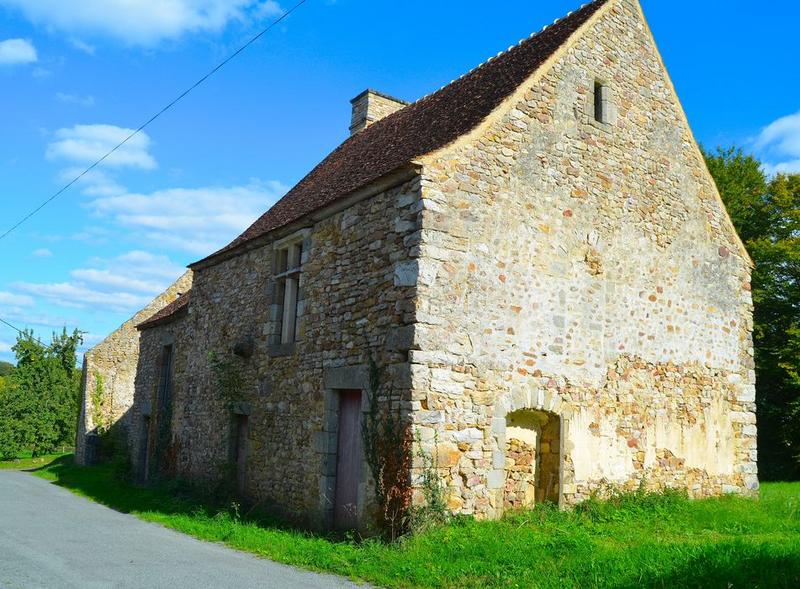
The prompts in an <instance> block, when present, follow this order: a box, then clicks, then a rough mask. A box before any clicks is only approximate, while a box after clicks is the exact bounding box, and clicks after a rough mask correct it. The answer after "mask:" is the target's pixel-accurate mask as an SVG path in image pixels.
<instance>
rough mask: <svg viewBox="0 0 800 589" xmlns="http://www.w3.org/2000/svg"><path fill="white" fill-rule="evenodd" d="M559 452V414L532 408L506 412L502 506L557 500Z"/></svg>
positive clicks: (526, 505) (508, 507)
mask: <svg viewBox="0 0 800 589" xmlns="http://www.w3.org/2000/svg"><path fill="white" fill-rule="evenodd" d="M560 451H561V420H560V419H559V417H558V415H556V414H554V413H550V412H547V411H540V410H535V409H520V410H518V411H513V412H512V413H509V414H508V415H506V442H505V475H506V476H505V481H506V482H505V487H504V489H503V508H504V509H520V508H530V507H533V506H534V505H535V504H537V503H544V502H550V503H558V500H559V494H560V493H559V488H560V470H561V468H560V466H561V456H560V454H561V452H560Z"/></svg>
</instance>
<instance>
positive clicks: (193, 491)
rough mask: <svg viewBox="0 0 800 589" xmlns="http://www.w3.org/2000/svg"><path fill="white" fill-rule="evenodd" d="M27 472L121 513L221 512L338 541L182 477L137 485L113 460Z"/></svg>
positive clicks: (68, 459) (55, 464)
mask: <svg viewBox="0 0 800 589" xmlns="http://www.w3.org/2000/svg"><path fill="white" fill-rule="evenodd" d="M29 472H31V473H33V474H36V475H39V476H42V477H43V478H46V479H48V480H50V481H52V482H53V483H54V484H56V485H58V486H60V487H64V488H66V489H69V490H70V491H72V492H74V493H77V494H79V495H82V496H84V497H87V498H89V499H91V500H92V501H95V502H97V503H100V504H102V505H105V506H106V507H109V508H111V509H114V510H115V511H119V512H121V513H131V514H137V513H139V514H141V513H148V512H150V513H155V514H161V515H166V516H175V515H187V516H193V517H196V516H205V517H214V516H219V515H224V516H230V517H231V519H234V520H236V521H239V522H242V523H245V522H246V523H253V524H256V525H258V526H259V527H262V528H268V529H272V530H281V531H287V532H297V533H303V534H305V535H309V536H315V537H320V538H323V537H324V538H326V539H329V540H337V539H341V538H336V537H334V536H331V535H329V534H321V533H315V532H312V531H310V530H308V529H305V528H301V527H299V526H298V525H296V524H294V523H292V522H289V521H287V520H285V519H282V518H280V517H278V516H276V515H275V514H273V513H270V512H269V511H268V508H267V507H266V506H255V507H253V508H252V509H251V507H250V506H248V505H246V504H244V505H242V504H240V500H239V499H234V498H233V497H231V496H227V495H226V496H223V495H220V494H216V493H214V492H212V493H209V492H208V491H207V489H206V490H204V489H203V488H202V487H199V486H197V485H190V484H188V483H186V482H183V481H177V480H167V481H163V482H160V483H155V484H152V485H148V486H140V485H137V484H134V483H133V482H132V481H131V480H130V477H129V476H127V473H126V472H125V471H124V469H122V468H120V467H119V466H116V465H114V464H100V465H97V466H78V465H77V464H75V461H74V457H73V456H72V455H66V456H62V457H60V458H57V459H56V460H54V461H52V462H51V463H49V464H47V465H45V466H42V467H39V468H32V469H29Z"/></svg>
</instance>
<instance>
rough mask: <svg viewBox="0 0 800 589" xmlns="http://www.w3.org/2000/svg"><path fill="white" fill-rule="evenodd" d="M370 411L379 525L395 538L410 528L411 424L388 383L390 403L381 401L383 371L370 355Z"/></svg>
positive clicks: (368, 441) (365, 432)
mask: <svg viewBox="0 0 800 589" xmlns="http://www.w3.org/2000/svg"><path fill="white" fill-rule="evenodd" d="M369 368H370V372H369V379H370V382H369V391H368V392H367V393H368V396H369V411H367V412H366V413H365V415H364V419H363V423H362V428H361V432H362V438H363V445H364V456H365V459H366V461H367V464H368V465H369V469H370V473H371V474H372V478H373V480H374V481H375V499H376V502H377V505H378V508H379V510H380V511H379V514H378V515H379V522H378V523H379V525H380V527H381V528H382V529H383V531H384V532H385V533H386V535H387V536H388V537H389V539H391V540H395V539H396V538H398V537H399V536H400V535H402V534H404V533H406V532H407V531H408V524H409V519H408V514H409V509H410V507H411V498H412V487H411V461H412V447H413V443H412V442H413V439H412V436H411V424H410V423H409V422H408V420H407V419H404V418H403V415H402V413H401V404H400V400H399V399H398V400H396V401H393V400H392V395H391V392H392V391H391V387H388V390H387V394H386V403H385V404H383V405H381V404H380V403H379V397H378V393H379V391H380V390H381V386H382V380H383V373H382V371H381V370H380V369H379V368H378V366H377V364H376V363H375V361H374V359H373V358H371V357H370V359H369Z"/></svg>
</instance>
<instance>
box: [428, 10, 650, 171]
mask: <svg viewBox="0 0 800 589" xmlns="http://www.w3.org/2000/svg"><path fill="white" fill-rule="evenodd" d="M603 1H604V4H603V5H602V6H601V7H600V8H599V9H598V10H597V11H595V13H594V14H592V15H591V16H590V17H589V18H588V19H587V20H586V22H584V23H583V24H582V25H581V26H580V27H578V28H577V29H576V30H575V31H573V32H572V34H571V35H570V36H569V37H568V38H567V40H566V41H564V43H562V44H561V46H560V47H559V48H558V49H557V50H556V51H554V52H553V53H552V54H551V55H550V56H549V57H548V58H547V59H546V60H545V61H544V63H542V64H541V65H540V66H539V67H538V68H536V70H534V71H533V72H532V73H531V75H530V76H528V78H527V79H526V80H525V81H524V82H522V83H521V84H520V85H519V86H518V87H517V89H516V90H515V91H514V92H512V93H511V94H509V95H508V96H507V97H506V98H505V100H503V101H502V102H501V103H500V104H498V105H497V106H496V107H495V108H494V109H493V110H492V111H491V112H490V113H489V114H488V115H487V116H486V117H485V118H484V119H483V121H481V122H480V124H478V125H476V126H475V127H474V128H473V129H472V130H470V131H469V132H468V133H464V134H463V135H460V136H459V137H457V138H456V139H455V140H454V141H452V142H451V143H449V144H447V145H443V146H442V147H440V148H439V149H437V150H435V151H432V152H430V153H426V154H425V155H422V156H420V158H419V159H420V162H422V163H423V164H425V163H426V162H428V161H430V160H432V159H436V158H438V157H441V155H443V154H445V153H450V152H451V151H452V150H454V149H458V147H459V146H461V145H466V144H469V143H471V142H473V141H475V139H477V138H479V137H481V136H482V135H483V134H484V133H485V132H486V130H487V129H488V128H489V127H491V126H492V125H493V124H495V123H496V122H497V121H498V120H499V119H501V118H502V117H504V116H505V115H506V113H507V112H508V111H509V110H510V109H511V108H512V107H513V106H514V105H516V104H518V103H519V102H521V101H522V99H523V97H524V96H525V94H526V93H527V92H528V90H530V89H531V87H532V86H533V85H535V84H536V83H538V82H539V80H541V79H542V78H543V77H544V76H546V75H547V74H548V73H549V72H550V70H551V69H552V68H553V66H554V65H555V64H556V62H558V60H560V59H561V58H562V57H564V55H565V54H566V53H567V52H568V51H569V50H570V49H572V47H573V46H574V45H575V43H576V42H577V41H578V39H580V38H581V36H583V34H584V33H586V31H588V30H589V29H590V28H592V27H593V26H594V25H595V24H596V23H597V21H598V20H599V19H601V18H602V17H603V16H604V15H605V14H606V13H607V12H609V11H610V10H611V9H612V8H613V7H614V6H615V5H616V4H617V2H618V1H619V0H603ZM596 2H598V0H595V1H594V2H589V3H587V4H584V5H583V6H581V9H582V8H584V7H586V6H588V5H589V4H594V3H596ZM639 9H640V10H641V7H640V8H639ZM579 10H580V9H579ZM572 14H573V13H572V12H570V13H569V14H568V15H567V17H569V16H570V15H572ZM567 17H564V18H567ZM559 20H563V19H557V20H556V21H555V23H558V22H559ZM555 23H553V24H555ZM549 26H551V25H547V26H546V27H544V29H542V31H544V30H545V29H547V28H548V27H549ZM542 31H539V32H542ZM524 41H525V40H524V39H523V40H521V41H520V43H522V42H524ZM512 48H513V47H509V49H508V50H510V49H512ZM502 53H505V52H500V53H499V54H498V55H496V56H495V57H498V56H499V55H501V54H502ZM495 57H492V58H490V59H489V60H488V61H491V60H492V59H494V58H495ZM485 63H488V62H485ZM481 65H483V64H481ZM478 67H481V66H478ZM476 69H477V68H476ZM468 74H469V72H467V74H464V75H468ZM462 77H463V76H462ZM451 84H452V82H451Z"/></svg>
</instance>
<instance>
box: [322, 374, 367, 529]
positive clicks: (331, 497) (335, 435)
mask: <svg viewBox="0 0 800 589" xmlns="http://www.w3.org/2000/svg"><path fill="white" fill-rule="evenodd" d="M323 387H324V396H325V408H324V417H323V424H322V431H321V432H316V433H315V434H314V452H315V453H316V454H317V455H318V456H319V458H320V463H321V464H322V472H321V476H320V483H319V496H320V503H319V509H320V512H321V513H322V519H323V524H324V526H325V527H326V528H331V527H333V523H334V507H335V503H334V501H335V495H336V467H337V454H338V445H339V401H340V393H341V391H348V390H349V391H352V390H360V391H361V416H362V419H363V417H364V414H366V413H368V412H369V408H370V396H371V395H370V378H369V366H367V365H365V364H359V365H355V366H341V367H338V368H326V369H325V370H324V371H323ZM362 454H363V450H362ZM369 472H370V471H369V465H368V464H367V462H366V458H365V457H364V456H363V455H362V463H361V477H360V480H359V483H358V505H357V506H356V511H357V519H358V521H359V525H360V526H361V527H363V526H364V521H363V516H364V514H365V506H366V500H367V493H368V492H369V490H370V489H369Z"/></svg>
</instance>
